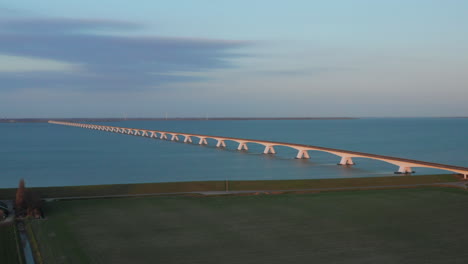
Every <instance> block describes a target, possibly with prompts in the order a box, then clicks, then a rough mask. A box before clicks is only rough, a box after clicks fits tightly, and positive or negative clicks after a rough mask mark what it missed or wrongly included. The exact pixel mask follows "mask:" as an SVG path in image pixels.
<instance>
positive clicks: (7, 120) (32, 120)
mask: <svg viewBox="0 0 468 264" xmlns="http://www.w3.org/2000/svg"><path fill="white" fill-rule="evenodd" d="M361 118H362V117H168V118H164V117H132V118H130V117H129V118H121V117H120V118H115V117H96V118H91V117H71V118H0V123H47V122H48V121H49V120H55V121H68V122H119V121H164V120H167V121H174V120H198V121H210V120H346V119H361ZM369 118H378V117H369ZM381 118H468V116H439V117H437V116H434V117H381Z"/></svg>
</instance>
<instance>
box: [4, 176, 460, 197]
mask: <svg viewBox="0 0 468 264" xmlns="http://www.w3.org/2000/svg"><path fill="white" fill-rule="evenodd" d="M456 182H462V179H461V178H460V177H459V176H458V175H454V174H437V175H420V176H387V177H366V178H347V179H342V178H339V179H336V178H335V179H306V180H252V181H195V182H160V183H132V184H106V185H79V186H61V187H28V189H31V190H33V191H35V192H37V193H38V194H39V195H40V196H41V198H42V199H54V198H70V197H73V198H80V197H82V198H92V197H104V196H105V197H117V196H121V197H127V196H141V195H145V196H146V195H162V194H177V193H179V194H184V193H185V194H187V193H192V194H197V193H214V194H216V193H228V192H229V193H242V192H258V191H262V192H272V191H282V192H287V191H333V190H336V191H339V190H350V189H356V190H358V189H369V188H371V189H372V188H375V189H382V188H408V187H418V186H419V187H421V186H432V185H440V184H444V185H447V184H452V185H453V186H452V187H456V184H453V183H456ZM463 182H465V181H463ZM15 193H16V188H3V189H0V199H1V200H9V199H14V197H15Z"/></svg>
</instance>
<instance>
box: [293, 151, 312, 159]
mask: <svg viewBox="0 0 468 264" xmlns="http://www.w3.org/2000/svg"><path fill="white" fill-rule="evenodd" d="M296 159H310V156H309V152H307V150H304V149H301V150H299V152H298V153H297V156H296Z"/></svg>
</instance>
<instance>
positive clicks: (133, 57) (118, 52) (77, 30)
mask: <svg viewBox="0 0 468 264" xmlns="http://www.w3.org/2000/svg"><path fill="white" fill-rule="evenodd" d="M139 27H140V26H139V25H137V24H133V23H126V22H121V21H104V20H79V19H20V20H3V21H0V53H2V54H7V55H13V56H24V57H32V58H43V59H52V60H57V61H63V62H67V63H71V64H76V65H80V67H79V68H80V71H76V72H66V73H65V72H64V73H59V74H57V73H54V74H48V73H27V74H26V73H22V74H11V73H0V77H1V78H2V81H3V83H4V84H5V87H10V88H13V89H19V88H22V87H23V88H30V87H32V86H34V87H37V86H46V87H57V88H63V89H67V88H74V89H77V88H78V89H93V90H94V89H101V90H109V89H112V90H121V89H123V90H125V89H149V88H154V87H157V86H158V85H161V84H164V83H172V82H185V81H195V80H197V79H201V78H200V77H193V76H183V75H177V72H201V71H209V70H212V69H222V68H230V67H234V65H233V64H232V63H231V62H230V60H231V59H234V58H239V57H244V56H245V55H244V54H241V53H239V52H235V50H236V49H239V48H242V47H245V46H247V45H250V44H251V43H249V42H243V41H229V40H210V39H193V38H192V39H191V38H164V37H141V36H116V35H98V34H96V33H91V32H93V31H98V30H103V29H106V30H107V29H113V30H134V29H138V28H139ZM166 74H167V75H166Z"/></svg>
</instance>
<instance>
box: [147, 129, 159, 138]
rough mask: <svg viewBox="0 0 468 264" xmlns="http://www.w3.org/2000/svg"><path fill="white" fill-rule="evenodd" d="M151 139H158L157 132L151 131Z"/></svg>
mask: <svg viewBox="0 0 468 264" xmlns="http://www.w3.org/2000/svg"><path fill="white" fill-rule="evenodd" d="M149 137H150V138H158V135H157V134H156V132H153V131H151V132H150V135H149Z"/></svg>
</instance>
